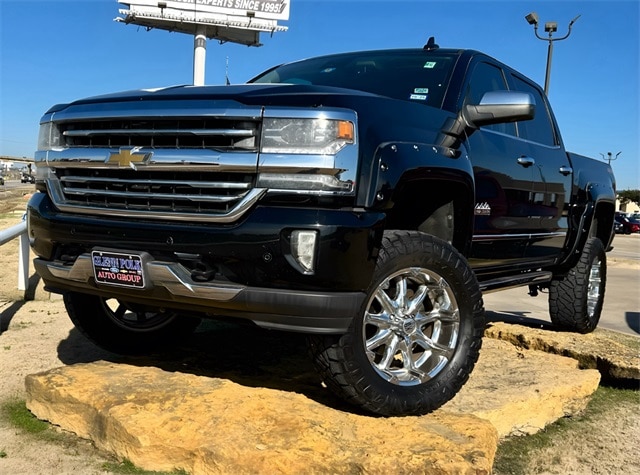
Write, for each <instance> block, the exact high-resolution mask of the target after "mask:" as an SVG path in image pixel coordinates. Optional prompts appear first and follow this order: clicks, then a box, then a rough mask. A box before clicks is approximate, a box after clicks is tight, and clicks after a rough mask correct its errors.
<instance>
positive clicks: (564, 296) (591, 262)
mask: <svg viewBox="0 0 640 475" xmlns="http://www.w3.org/2000/svg"><path fill="white" fill-rule="evenodd" d="M606 283H607V255H606V253H605V249H604V245H603V244H602V241H600V239H598V238H595V237H592V238H589V239H587V242H586V244H585V246H584V249H583V250H582V255H581V256H580V260H579V261H578V263H577V264H576V265H575V267H573V269H571V270H570V271H569V273H568V274H567V275H565V276H560V277H556V278H554V279H553V280H552V281H551V286H550V288H549V315H550V317H551V322H552V323H553V324H554V325H556V326H557V327H559V328H561V329H563V330H568V331H573V332H578V333H589V332H592V331H593V330H595V328H596V326H597V325H598V322H599V321H600V314H601V313H602V305H603V303H604V291H605V287H606Z"/></svg>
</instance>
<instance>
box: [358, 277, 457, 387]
mask: <svg viewBox="0 0 640 475" xmlns="http://www.w3.org/2000/svg"><path fill="white" fill-rule="evenodd" d="M363 323H364V325H363V338H364V344H365V349H366V352H367V356H368V358H369V361H370V363H371V365H372V366H373V368H374V369H375V370H376V372H377V373H378V374H379V375H380V376H381V377H382V378H383V379H385V380H387V381H388V382H390V383H393V384H397V385H399V386H413V385H417V384H422V383H424V382H426V381H428V380H430V379H432V378H433V377H435V376H436V375H437V374H439V373H440V372H441V371H442V370H443V368H444V367H445V366H446V365H447V363H448V362H449V361H450V360H451V358H452V356H453V354H454V351H455V349H456V345H457V343H458V332H459V327H460V312H459V308H458V303H457V302H456V298H455V296H454V293H453V290H452V289H451V287H450V286H449V284H448V283H447V281H446V280H445V279H444V278H443V277H442V276H440V275H438V274H437V273H435V272H433V271H431V270H427V269H424V268H406V269H402V270H400V271H397V272H395V273H393V274H391V275H389V276H388V277H387V278H386V279H385V280H384V281H382V282H381V283H380V285H379V286H378V287H377V289H376V290H375V292H374V293H373V295H372V297H371V299H370V300H369V303H368V305H367V310H366V311H365V314H364V322H363Z"/></svg>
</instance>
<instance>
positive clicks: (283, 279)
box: [28, 193, 384, 333]
mask: <svg viewBox="0 0 640 475" xmlns="http://www.w3.org/2000/svg"><path fill="white" fill-rule="evenodd" d="M28 219H29V235H30V239H31V243H32V248H33V250H34V251H35V253H36V254H37V255H38V256H39V257H38V258H37V259H36V260H35V266H36V270H37V272H38V273H39V274H40V276H41V277H42V279H43V281H44V283H45V285H46V287H47V288H48V289H49V290H51V291H54V292H60V293H64V292H68V291H74V292H81V293H88V294H94V295H100V296H103V297H105V298H117V299H119V300H122V301H130V302H135V303H138V304H143V305H148V306H150V307H156V308H157V307H166V308H173V309H177V310H183V311H185V312H189V313H198V314H201V315H204V316H229V317H239V318H245V319H249V320H252V321H254V322H255V323H257V324H258V325H260V326H263V327H268V328H278V329H285V330H293V331H303V332H310V333H343V332H345V331H346V330H347V329H348V327H349V325H350V323H351V320H352V318H353V316H354V315H356V314H357V312H358V310H359V309H360V307H361V305H362V303H363V301H364V298H365V290H366V288H367V287H368V285H369V283H370V281H371V276H372V274H373V270H374V266H375V260H376V258H377V251H378V245H379V242H380V237H381V234H382V222H383V219H384V216H383V215H381V214H378V213H364V212H356V211H354V210H327V209H304V208H278V207H271V208H266V207H262V208H261V207H258V208H256V209H254V210H252V211H250V212H249V213H247V215H246V217H245V219H243V220H242V222H239V223H235V224H233V225H220V224H215V225H214V224H202V223H176V222H161V223H158V222H141V221H124V220H121V219H119V220H115V219H102V218H98V217H91V216H78V215H71V214H66V213H61V212H59V211H57V210H56V209H55V208H54V207H53V205H52V203H51V201H50V200H49V198H48V197H47V195H46V194H44V193H36V194H35V195H34V196H33V197H32V198H31V200H30V202H29V205H28ZM292 229H313V230H316V231H317V233H318V246H317V256H316V269H315V272H314V273H313V275H304V274H303V273H301V272H300V271H299V270H297V269H296V268H295V266H293V265H292V264H291V259H290V256H289V255H288V253H289V250H290V243H289V242H288V238H287V236H289V235H290V232H291V230H292ZM95 248H102V249H104V248H108V249H111V250H114V251H126V252H135V253H146V254H148V258H146V259H145V274H146V279H147V286H145V288H144V289H132V288H126V287H114V286H110V285H105V284H99V283H96V281H95V278H94V273H93V266H92V262H91V257H90V254H91V250H93V249H95ZM184 256H189V257H188V259H187V260H186V261H185V257H184ZM193 259H196V260H198V265H199V266H202V265H205V266H207V267H208V268H209V269H211V273H210V278H208V279H207V280H206V281H202V280H200V279H194V268H193V267H191V266H190V263H189V262H190V261H191V260H193Z"/></svg>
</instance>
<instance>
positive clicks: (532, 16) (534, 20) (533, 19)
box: [524, 12, 538, 25]
mask: <svg viewBox="0 0 640 475" xmlns="http://www.w3.org/2000/svg"><path fill="white" fill-rule="evenodd" d="M524 19H525V20H527V22H528V23H529V25H538V14H537V13H536V12H531V13H529V14H528V15H527V16H526V17H524Z"/></svg>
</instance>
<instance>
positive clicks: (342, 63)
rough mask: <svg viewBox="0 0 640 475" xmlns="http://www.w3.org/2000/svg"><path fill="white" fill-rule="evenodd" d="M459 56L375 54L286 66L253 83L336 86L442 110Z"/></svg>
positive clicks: (374, 52) (313, 59) (419, 51)
mask: <svg viewBox="0 0 640 475" xmlns="http://www.w3.org/2000/svg"><path fill="white" fill-rule="evenodd" d="M455 59H456V56H454V55H450V54H444V53H443V54H438V53H437V52H433V51H424V50H412V51H408V50H407V51H398V50H389V51H373V52H358V53H346V54H339V55H333V56H322V57H319V58H312V59H307V60H303V61H298V62H295V63H289V64H284V65H282V66H278V67H276V68H274V69H271V70H269V71H267V72H265V73H263V74H262V75H260V76H258V77H256V78H254V79H252V80H251V81H249V82H252V83H287V84H309V85H321V86H332V87H340V88H347V89H357V90H359V91H365V92H370V93H373V94H379V95H382V96H388V97H392V98H394V99H402V100H406V101H411V102H418V103H422V104H427V105H430V106H435V107H440V106H441V105H442V99H443V97H444V93H445V90H446V87H447V84H448V82H449V77H450V75H451V70H452V69H453V65H454V63H455Z"/></svg>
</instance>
